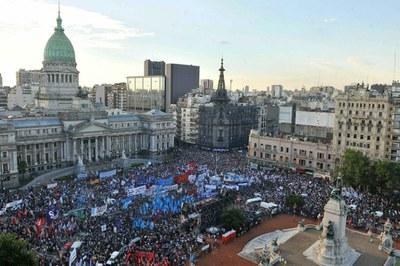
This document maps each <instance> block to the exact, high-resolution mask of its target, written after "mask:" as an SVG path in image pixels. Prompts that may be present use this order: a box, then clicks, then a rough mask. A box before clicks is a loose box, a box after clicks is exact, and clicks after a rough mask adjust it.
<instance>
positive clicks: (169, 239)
mask: <svg viewBox="0 0 400 266" xmlns="http://www.w3.org/2000/svg"><path fill="white" fill-rule="evenodd" d="M119 170H120V171H116V172H115V175H112V176H107V177H105V178H99V177H98V176H95V177H91V176H89V177H88V179H77V178H73V179H72V180H66V181H58V182H56V183H51V184H49V185H47V186H41V187H30V188H28V189H26V190H13V191H4V192H2V193H1V195H0V207H1V208H2V210H1V215H0V231H2V232H14V233H16V234H17V235H18V236H20V237H21V238H24V239H26V240H27V241H28V242H29V244H30V245H31V247H32V248H33V249H34V250H35V251H36V252H37V254H38V255H39V257H40V260H41V263H42V264H43V265H64V264H66V263H68V261H69V260H71V256H72V255H71V252H72V249H73V247H71V246H72V245H74V244H75V243H77V242H79V243H80V245H79V248H77V253H76V254H74V255H73V256H72V257H73V260H74V261H75V262H79V263H82V264H81V265H83V264H84V263H86V264H87V265H90V264H91V265H95V264H96V263H103V264H105V263H106V262H107V261H109V262H110V263H114V264H115V265H160V266H163V265H185V264H186V263H187V262H188V261H189V260H190V258H191V257H192V255H193V254H194V253H196V252H197V251H198V250H200V249H201V247H202V241H199V240H198V235H199V233H200V232H202V231H204V230H205V229H206V228H207V227H209V226H214V225H215V226H217V224H216V223H217V222H218V219H217V217H218V215H219V214H220V213H221V212H222V210H223V209H224V208H225V207H226V206H229V205H236V206H238V207H239V208H243V209H245V208H246V204H245V203H244V202H245V201H246V199H249V198H252V197H254V195H255V193H257V195H261V197H262V199H263V201H265V202H273V203H275V204H277V205H278V206H279V209H280V211H281V212H284V213H296V214H297V215H302V216H305V217H309V218H314V219H317V218H320V217H321V215H322V214H323V207H324V205H325V203H326V202H327V200H328V198H329V195H330V192H331V189H332V184H330V183H329V181H327V180H322V179H314V178H311V177H308V176H304V175H301V174H297V173H291V172H288V171H287V170H284V169H279V168H274V169H271V168H268V169H265V170H263V169H257V170H256V169H251V168H250V167H249V166H248V163H247V160H246V156H245V154H244V153H241V152H237V151H235V152H225V153H216V152H210V151H203V150H198V149H190V150H189V149H181V150H178V151H176V152H175V158H174V159H173V160H171V162H168V163H161V164H151V165H150V164H149V165H143V166H135V167H134V168H131V169H124V170H122V169H119ZM228 172H229V173H234V174H235V175H237V176H240V177H241V182H242V186H236V188H237V189H232V186H224V182H223V176H224V174H226V173H228ZM188 176H189V177H190V178H188ZM215 176H220V177H221V182H220V183H219V184H217V185H215V187H214V189H213V191H206V190H207V189H206V186H205V184H211V181H210V180H211V179H212V177H215ZM171 177H172V179H171ZM182 177H184V178H183V179H182ZM185 178H186V179H185ZM200 179H201V182H200ZM171 180H173V182H172V181H171ZM161 181H162V182H161ZM167 181H168V182H167ZM244 181H245V182H244ZM142 187H143V190H141V189H140V188H142ZM227 191H228V194H227ZM344 191H345V192H344V193H343V195H344V197H345V199H346V201H347V203H348V205H349V206H350V208H349V213H348V223H349V225H351V226H354V227H358V228H363V229H366V228H374V229H376V230H380V227H381V224H382V221H383V219H385V218H390V219H391V221H392V222H393V224H394V225H399V221H400V213H399V210H398V206H397V205H395V204H396V202H393V201H391V199H385V198H380V197H378V196H374V195H370V194H365V193H360V192H357V191H354V190H352V189H345V190H344ZM206 192H207V193H206ZM290 194H295V195H301V196H302V197H303V199H304V204H303V205H302V206H298V207H297V208H293V207H290V206H287V205H286V204H285V203H286V198H287V196H288V195H290ZM210 204H213V205H212V206H213V207H212V208H210ZM377 212H378V214H379V215H377ZM380 212H381V213H382V214H380ZM196 214H197V215H196ZM199 216H200V217H201V219H197V217H199ZM228 229H229V228H228ZM115 252H117V255H116V256H114V257H113V258H112V260H111V261H110V257H112V254H113V253H115Z"/></svg>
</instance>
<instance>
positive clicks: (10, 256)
mask: <svg viewBox="0 0 400 266" xmlns="http://www.w3.org/2000/svg"><path fill="white" fill-rule="evenodd" d="M0 265H4V266H12V265H27V266H30V265H38V260H37V258H36V256H35V255H34V253H33V252H32V251H31V250H30V249H29V248H28V244H27V242H26V241H25V240H22V239H18V238H17V236H16V235H15V234H12V233H1V234H0Z"/></svg>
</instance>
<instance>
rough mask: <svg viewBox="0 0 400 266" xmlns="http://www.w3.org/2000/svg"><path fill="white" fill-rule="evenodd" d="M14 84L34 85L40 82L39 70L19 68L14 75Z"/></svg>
mask: <svg viewBox="0 0 400 266" xmlns="http://www.w3.org/2000/svg"><path fill="white" fill-rule="evenodd" d="M15 76H16V77H15V78H16V85H17V86H23V85H30V86H31V85H36V86H38V85H39V83H40V70H25V69H20V70H18V71H17V73H16V75H15Z"/></svg>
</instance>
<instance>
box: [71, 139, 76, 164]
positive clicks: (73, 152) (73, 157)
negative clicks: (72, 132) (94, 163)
mask: <svg viewBox="0 0 400 266" xmlns="http://www.w3.org/2000/svg"><path fill="white" fill-rule="evenodd" d="M72 142H73V145H72V146H73V147H72V160H71V161H75V156H76V139H72Z"/></svg>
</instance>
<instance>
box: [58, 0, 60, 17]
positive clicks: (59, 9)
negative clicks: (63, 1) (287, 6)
mask: <svg viewBox="0 0 400 266" xmlns="http://www.w3.org/2000/svg"><path fill="white" fill-rule="evenodd" d="M58 17H60V0H58Z"/></svg>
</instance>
